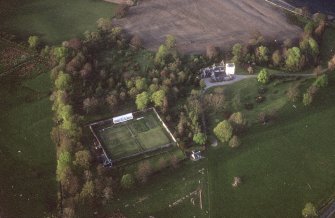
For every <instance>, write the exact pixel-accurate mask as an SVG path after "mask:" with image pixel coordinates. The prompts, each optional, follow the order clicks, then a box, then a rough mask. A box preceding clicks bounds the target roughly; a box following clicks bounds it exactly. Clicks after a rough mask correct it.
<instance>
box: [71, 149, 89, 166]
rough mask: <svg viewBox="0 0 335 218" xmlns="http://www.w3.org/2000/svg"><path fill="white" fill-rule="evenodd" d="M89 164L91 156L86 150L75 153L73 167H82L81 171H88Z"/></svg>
mask: <svg viewBox="0 0 335 218" xmlns="http://www.w3.org/2000/svg"><path fill="white" fill-rule="evenodd" d="M90 162H91V156H90V153H89V152H88V151H87V150H81V151H77V152H76V153H75V160H74V161H73V164H74V165H76V166H79V167H82V168H83V169H89V167H90Z"/></svg>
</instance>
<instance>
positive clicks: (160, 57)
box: [155, 45, 168, 65]
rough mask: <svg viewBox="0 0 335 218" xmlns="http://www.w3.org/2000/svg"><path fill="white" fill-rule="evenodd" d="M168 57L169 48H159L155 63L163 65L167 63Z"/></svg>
mask: <svg viewBox="0 0 335 218" xmlns="http://www.w3.org/2000/svg"><path fill="white" fill-rule="evenodd" d="M167 55H168V49H167V47H166V46H165V45H161V46H159V48H158V51H157V53H156V56H155V62H156V63H159V64H162V65H163V64H164V63H165V58H166V56H167Z"/></svg>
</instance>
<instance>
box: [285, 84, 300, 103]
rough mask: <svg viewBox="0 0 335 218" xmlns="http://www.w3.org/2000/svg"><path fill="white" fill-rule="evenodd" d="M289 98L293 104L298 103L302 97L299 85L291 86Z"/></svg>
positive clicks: (288, 93) (288, 91) (288, 92)
mask: <svg viewBox="0 0 335 218" xmlns="http://www.w3.org/2000/svg"><path fill="white" fill-rule="evenodd" d="M286 95H287V98H288V100H289V101H291V102H296V101H297V100H298V98H299V96H300V91H299V87H298V86H297V85H291V86H290V87H289V88H288V90H287V93H286Z"/></svg>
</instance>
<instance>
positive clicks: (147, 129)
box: [98, 112, 172, 160]
mask: <svg viewBox="0 0 335 218" xmlns="http://www.w3.org/2000/svg"><path fill="white" fill-rule="evenodd" d="M98 134H99V136H100V139H101V141H102V144H103V145H104V146H105V149H106V150H107V152H108V153H109V154H110V155H111V157H112V159H114V160H115V159H119V158H122V157H127V156H130V155H133V154H136V153H140V152H144V151H146V150H149V149H153V148H155V147H160V146H163V145H166V144H169V143H171V142H172V141H171V140H170V138H169V137H168V134H167V132H166V130H165V129H164V128H163V126H162V125H161V123H160V122H159V120H158V118H157V117H156V115H155V114H154V113H153V112H148V113H146V114H145V115H144V116H143V117H140V118H138V119H134V120H130V121H127V122H125V123H122V124H117V125H114V126H109V127H105V128H103V129H100V130H99V131H98Z"/></svg>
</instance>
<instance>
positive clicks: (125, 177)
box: [121, 174, 135, 189]
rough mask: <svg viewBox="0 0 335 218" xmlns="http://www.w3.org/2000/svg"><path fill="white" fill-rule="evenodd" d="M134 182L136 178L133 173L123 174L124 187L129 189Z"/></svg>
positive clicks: (122, 184) (122, 183)
mask: <svg viewBox="0 0 335 218" xmlns="http://www.w3.org/2000/svg"><path fill="white" fill-rule="evenodd" d="M134 183H135V180H134V177H133V176H132V175H131V174H125V175H123V176H122V179H121V186H122V188H125V189H129V188H131V187H133V185H134Z"/></svg>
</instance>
